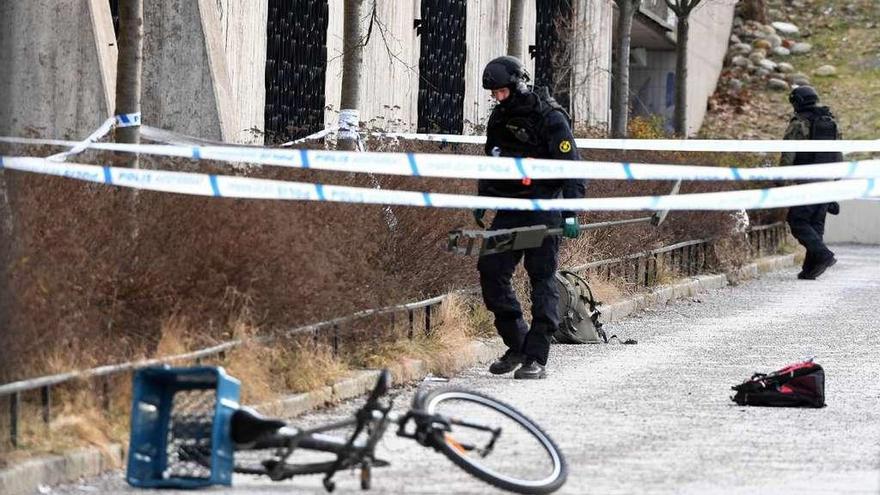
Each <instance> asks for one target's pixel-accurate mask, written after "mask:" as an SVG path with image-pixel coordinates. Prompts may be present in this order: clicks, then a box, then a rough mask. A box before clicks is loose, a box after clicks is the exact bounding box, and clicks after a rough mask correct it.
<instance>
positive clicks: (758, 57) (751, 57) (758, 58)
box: [749, 49, 767, 64]
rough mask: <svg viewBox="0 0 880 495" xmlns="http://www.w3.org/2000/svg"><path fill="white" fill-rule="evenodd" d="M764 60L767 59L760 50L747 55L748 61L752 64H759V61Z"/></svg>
mask: <svg viewBox="0 0 880 495" xmlns="http://www.w3.org/2000/svg"><path fill="white" fill-rule="evenodd" d="M765 58H767V54H766V53H765V52H764V50H761V49H757V50H755V51H753V52H752V53H750V54H749V60H751V61H752V63H753V64H760V63H761V60H764V59H765Z"/></svg>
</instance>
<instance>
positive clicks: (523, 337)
mask: <svg viewBox="0 0 880 495" xmlns="http://www.w3.org/2000/svg"><path fill="white" fill-rule="evenodd" d="M528 80H529V76H528V72H526V70H525V68H524V67H523V65H522V63H521V62H520V61H519V60H518V59H516V58H514V57H508V56H505V57H498V58H496V59H493V60H492V61H491V62H489V64H488V65H486V68H485V70H484V71H483V88H485V89H488V90H490V91H491V92H492V96H493V97H494V98H495V99H496V100H497V102H498V103H497V105H496V106H495V108H494V109H493V110H492V115H491V116H490V117H489V122H488V124H487V128H486V148H485V152H486V154H487V155H494V156H509V157H529V158H554V159H561V160H577V159H578V153H577V149H576V148H575V145H574V137H573V136H572V132H571V126H570V124H569V121H568V115H567V114H566V113H565V110H563V109H562V107H561V106H560V105H559V104H558V103H556V102H555V100H553V99H552V98H550V97H549V95H547V94H546V93H545V94H544V95H539V94H538V93H536V92H534V91H532V90H531V89H530V88H529V87H528V86H527V85H526V82H528ZM477 187H478V193H479V195H480V196H499V197H505V198H522V199H553V198H559V197H563V198H583V197H584V194H585V190H586V188H585V183H584V181H583V180H579V179H564V180H529V179H523V180H488V179H487V180H480V181H479V182H478V186H477ZM485 213H486V211H485V210H474V218H475V220H476V222H477V224H478V225H480V226H483V223H482V219H483V215H485ZM531 225H546V226H548V227H551V228H555V227H559V226H560V225H562V226H563V231H564V234H563V235H565V236H566V237H570V238H575V237H577V236H578V235H579V234H580V227H579V226H578V221H577V215H576V214H575V212H561V213H560V212H559V211H520V210H500V211H498V212H497V214H496V215H495V218H494V220H493V221H492V225H491V227H490V228H491V229H509V228H515V227H525V226H531ZM559 242H560V238H559V236H548V237H546V238H545V239H544V243H543V244H542V245H541V246H540V247H537V248H531V249H525V250H516V251H504V252H500V253H495V254H490V255H486V256H482V257H481V258H480V261H479V262H478V264H477V269H478V270H479V272H480V286H481V287H482V291H483V301H484V302H485V303H486V307H487V308H488V309H489V311H491V312H492V313H493V314H494V315H495V328H496V329H497V330H498V333H499V334H500V335H501V338H502V340H503V341H504V343H505V344H506V345H507V347H508V350H507V352H505V353H504V355H503V356H501V357H500V358H498V359H497V360H496V361H495V362H493V363H492V365H491V366H490V367H489V371H490V372H491V373H493V374H504V373H509V372H511V371H514V370H516V372H515V373H514V377H515V378H544V377H545V376H546V371H545V366H546V365H547V358H548V356H549V353H550V336H551V335H552V334H553V333H554V332H555V331H556V329H557V327H558V325H559V316H558V314H557V304H558V301H559V292H558V289H557V287H556V281H555V279H554V275H555V273H556V268H557V263H558V254H559ZM523 259H524V264H525V269H526V272H528V275H529V280H530V281H531V288H532V292H531V296H532V297H531V299H532V323H531V326H529V325H527V324H526V322H525V320H524V319H523V313H522V308H521V306H520V304H519V301H517V299H516V295H515V294H514V291H513V288H512V286H511V283H510V281H511V277H512V276H513V272H514V270H515V269H516V266H517V265H518V264H519V262H520V260H523ZM517 368H518V369H517Z"/></svg>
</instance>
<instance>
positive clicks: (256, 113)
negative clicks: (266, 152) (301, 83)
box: [216, 0, 269, 143]
mask: <svg viewBox="0 0 880 495" xmlns="http://www.w3.org/2000/svg"><path fill="white" fill-rule="evenodd" d="M216 3H217V5H216V7H217V10H218V16H217V17H218V19H219V21H220V33H221V39H222V40H223V52H224V53H225V54H226V62H227V63H226V66H227V68H228V70H229V79H230V83H231V93H232V100H233V101H231V102H229V103H230V104H232V105H233V107H234V110H233V112H235V113H236V115H237V126H238V127H237V128H236V129H233V130H232V132H233V135H232V137H231V139H230V140H231V141H235V142H240V143H255V142H260V143H261V142H262V141H263V138H262V136H260V135H258V134H255V133H254V132H253V131H252V130H251V129H253V128H256V129H259V130H263V129H264V128H265V125H264V122H265V115H266V109H265V106H266V26H267V21H268V20H267V18H266V17H267V15H268V10H269V2H268V1H267V0H260V1H258V2H255V1H253V0H217V2H216Z"/></svg>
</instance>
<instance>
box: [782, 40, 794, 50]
mask: <svg viewBox="0 0 880 495" xmlns="http://www.w3.org/2000/svg"><path fill="white" fill-rule="evenodd" d="M794 45H795V41H794V40H790V39H784V40H782V46H783V48H788V49H789V50H790V49H791V47H793V46H794Z"/></svg>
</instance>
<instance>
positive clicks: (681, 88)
mask: <svg viewBox="0 0 880 495" xmlns="http://www.w3.org/2000/svg"><path fill="white" fill-rule="evenodd" d="M689 27H690V19H689V15H684V16H682V15H679V16H678V24H677V26H676V34H677V38H676V40H677V43H676V46H675V114H674V117H673V121H674V125H675V135H676V136H678V137H680V138H682V139H687V137H688V132H687V131H688V129H687V90H688V81H687V78H688V63H687V56H688V30H689Z"/></svg>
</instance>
